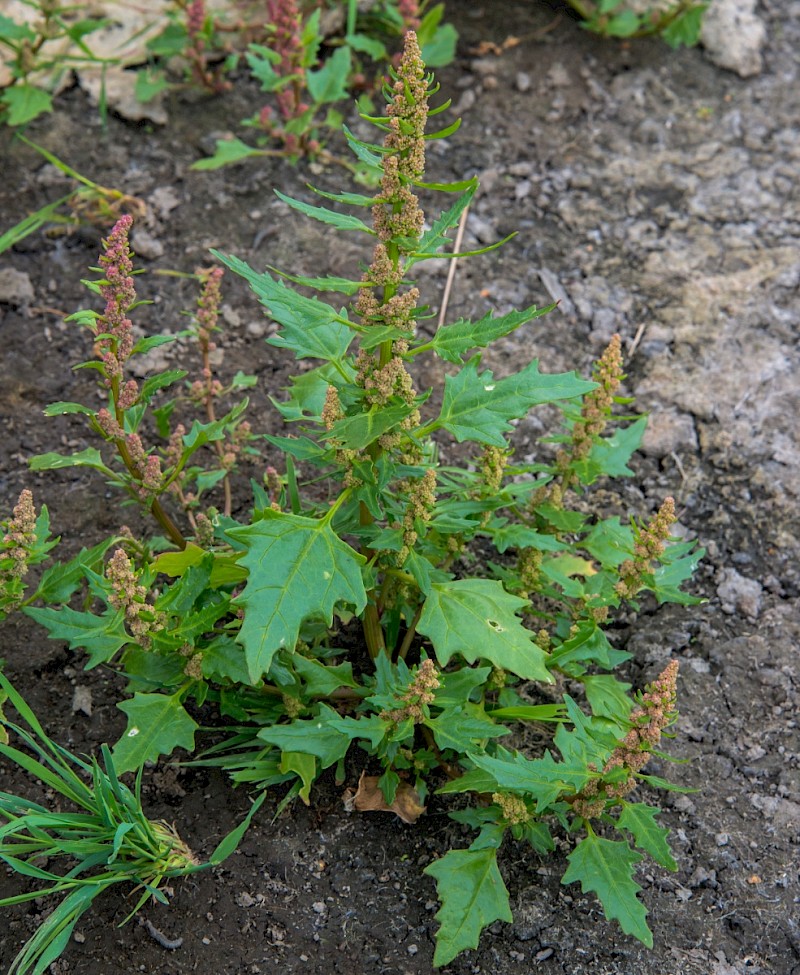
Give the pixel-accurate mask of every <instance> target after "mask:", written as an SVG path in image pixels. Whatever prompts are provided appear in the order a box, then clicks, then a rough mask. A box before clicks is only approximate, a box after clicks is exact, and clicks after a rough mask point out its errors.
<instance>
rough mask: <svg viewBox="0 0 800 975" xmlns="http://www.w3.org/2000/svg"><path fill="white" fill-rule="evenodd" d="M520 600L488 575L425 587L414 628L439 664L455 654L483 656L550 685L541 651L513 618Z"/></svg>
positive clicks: (522, 603)
mask: <svg viewBox="0 0 800 975" xmlns="http://www.w3.org/2000/svg"><path fill="white" fill-rule="evenodd" d="M527 605H528V601H527V600H526V599H520V597H519V596H512V595H511V593H509V592H506V591H505V589H504V588H503V585H502V583H500V582H497V581H495V580H491V579H458V580H456V581H454V582H445V583H441V582H437V583H434V584H433V585H432V586H431V591H430V592H429V594H428V596H427V598H426V600H425V606H424V609H423V611H422V616H421V617H420V620H419V623H418V624H417V630H418V631H419V632H420V633H422V634H423V635H425V636H427V637H429V638H430V640H431V643H432V644H433V648H434V650H435V652H436V659H437V660H438V661H439V664H440V665H441V666H442V667H444V666H446V665H447V664H448V663H449V661H450V658H451V657H452V656H453V655H454V654H456V653H460V654H461V656H462V657H463V658H464V659H465V660H466V661H467V663H474V662H475V661H476V660H488V661H490V662H491V663H493V664H494V665H495V667H501V668H502V669H503V670H508V671H510V672H511V673H512V674H516V675H517V676H518V677H523V678H524V679H526V680H540V681H544V682H546V683H548V684H549V683H552V681H553V678H552V677H551V676H550V672H549V671H548V670H547V667H546V666H545V657H546V654H545V652H544V650H542V649H541V647H538V646H537V645H536V644H535V643H534V642H533V634H532V633H531V632H530V630H526V629H525V627H524V626H523V625H522V623H521V622H520V621H519V620H518V619H517V617H516V615H515V614H516V613H517V612H518V611H519V610H521V609H522V608H523V607H524V606H527Z"/></svg>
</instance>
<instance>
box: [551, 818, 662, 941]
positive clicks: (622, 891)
mask: <svg viewBox="0 0 800 975" xmlns="http://www.w3.org/2000/svg"><path fill="white" fill-rule="evenodd" d="M567 859H568V860H569V867H568V868H567V872H566V873H565V874H564V876H563V877H562V879H561V883H562V884H571V883H575V882H576V881H580V884H581V890H582V891H583V893H584V894H586V893H589V891H591V892H592V893H595V894H597V896H598V898H599V899H600V903H601V904H602V905H603V911H604V912H605V915H606V917H607V918H608V919H609V920H616V921H619V926H620V927H621V928H622V930H623V931H624V932H625V934H632V935H633V936H634V937H635V938H638V939H639V941H641V942H643V943H644V944H646V945H647V947H648V948H652V947H653V935H652V933H651V931H650V929H649V928H648V926H647V922H646V920H645V918H646V917H647V909H646V908H645V906H644V904H642V902H641V901H640V900H639V899H638V898H637V896H636V895H637V894H638V893H639V891H640V890H641V889H642V888H641V887H640V886H639V885H638V884H637V883H636V882H635V881H634V879H633V871H634V868H635V866H636V864H637V863H639V861H640V860H641V859H642V857H641V854H639V853H636V852H635V851H634V850H632V849H631V848H630V846H628V844H627V843H625V842H623V841H621V840H620V841H614V840H604V839H602V837H599V836H595V835H594V833H590V834H589V836H587V837H586V839H584V840H582V841H581V842H580V843H579V844H578V845H577V846H576V847H575V849H574V850H573V851H572V853H570V855H569V857H568V858H567Z"/></svg>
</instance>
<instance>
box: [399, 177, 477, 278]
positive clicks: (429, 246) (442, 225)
mask: <svg viewBox="0 0 800 975" xmlns="http://www.w3.org/2000/svg"><path fill="white" fill-rule="evenodd" d="M477 188H478V182H477V180H476V181H475V183H474V185H473V186H470V188H469V189H468V190H467V191H466V192H465V193H462V194H461V196H459V198H458V199H457V200H456V201H455V203H454V204H453V205H452V206H451V207H450V208H449V209H447V210H444V211H443V212H442V214H441V215H440V216H439V218H438V220H434V222H433V224H432V225H431V228H430V230H426V231H425V233H424V234H423V235H422V237H420V240H419V244H418V245H417V251H418V253H417V254H409V255H408V257H407V258H406V268H405V269H406V271H408V269H409V268H411V267H412V266H413V265H414V264H416V263H417V261H421V260H424V259H425V257H429V256H430V255H431V253H433V252H435V251H437V250H438V249H439V248H440V247H444V246H445V245H446V244H452V241H451V240H450V238H449V237H447V236H445V235H446V233H447V231H448V230H450V229H451V228H452V227H455V226H456V224H457V223H458V221H459V219H460V218H461V214H462V213H463V212H464V210H465V209H466V207H468V206H469V204H470V201H471V200H472V197H473V196H474V195H475V190H476V189H477Z"/></svg>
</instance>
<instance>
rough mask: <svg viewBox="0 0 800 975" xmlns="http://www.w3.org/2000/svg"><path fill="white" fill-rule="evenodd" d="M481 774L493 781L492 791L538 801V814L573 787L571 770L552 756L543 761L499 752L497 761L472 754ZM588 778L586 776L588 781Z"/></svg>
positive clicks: (495, 758) (546, 756)
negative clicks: (523, 796) (528, 797)
mask: <svg viewBox="0 0 800 975" xmlns="http://www.w3.org/2000/svg"><path fill="white" fill-rule="evenodd" d="M469 757H470V761H472V762H473V763H474V764H475V765H476V766H477V768H478V769H480V770H481V772H484V773H487V774H488V775H490V776H491V777H492V781H493V785H492V791H494V790H497V789H499V790H501V791H504V792H515V793H518V794H520V795H525V796H530V797H531V798H534V799H536V811H537V812H542V811H543V810H546V809H547V807H548V806H550V805H551V804H552V803H554V802H555V801H556V799H557V798H558V796H559V795H560V794H561V793H562V792H566V791H569V790H570V788H571V787H572V781H571V780H572V778H573V777H572V776H571V775H570V772H569V770H568V769H567V767H566V766H565V765H564V764H563V763H560V762H555V761H554V760H553V756H552V755H551V754H550V753H549V752H545V754H544V756H543V757H542V758H536V759H529V758H525V756H524V755H521V754H520V753H519V752H509V751H507V750H506V749H505V748H498V752H497V757H493V756H491V755H473V754H470V756H469ZM586 777H588V776H587V775H585V776H584V779H585V778H586Z"/></svg>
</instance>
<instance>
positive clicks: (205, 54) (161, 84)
mask: <svg viewBox="0 0 800 975" xmlns="http://www.w3.org/2000/svg"><path fill="white" fill-rule="evenodd" d="M166 16H167V23H166V25H165V26H164V28H163V30H161V31H160V32H159V33H158V34H157V35H156V36H155V37H152V38H150V40H148V42H147V55H148V62H149V63H148V65H147V67H144V68H141V69H140V70H139V71H138V73H137V77H136V97H137V98H138V100H139V101H141V102H148V101H150V100H151V99H152V98H155V96H156V95H158V94H159V93H160V92H162V91H165V90H166V89H170V88H175V87H176V86H178V85H177V84H176V83H175V82H173V81H170V73H171V74H173V76H174V72H170V73H168V71H167V68H166V67H165V65H167V64H174V63H176V62H177V63H179V64H180V65H181V67H182V69H183V71H182V74H183V79H182V81H181V82H180V85H189V86H191V87H195V88H201V89H204V90H205V91H208V92H210V93H211V94H219V93H220V92H223V91H228V90H229V89H230V87H231V82H230V80H229V75H230V74H231V72H232V71H233V70H234V69H235V68H236V66H237V65H238V63H239V53H238V51H237V50H236V44H235V43H234V42H233V41H232V40H231V39H232V38H237V37H238V36H239V34H241V33H243V32H245V31H246V29H247V25H246V24H245V23H243V22H242V21H241V20H240V19H239V18H234V19H231V18H225V19H223V17H221V16H219V11H212V12H209V11H208V10H207V9H206V4H205V0H175V2H174V3H173V4H172V5H171V6H170V7H169V8H168V9H167V11H166Z"/></svg>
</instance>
